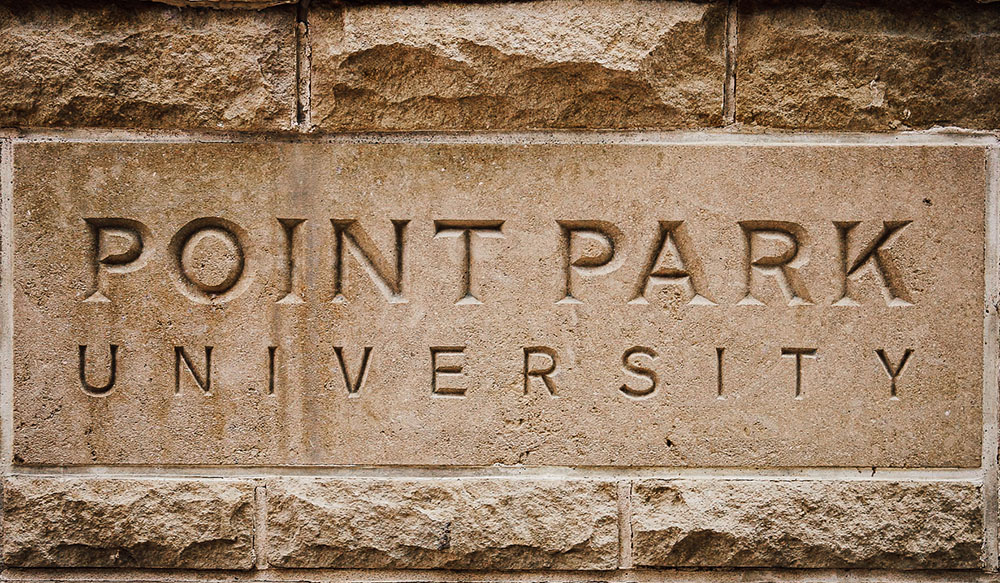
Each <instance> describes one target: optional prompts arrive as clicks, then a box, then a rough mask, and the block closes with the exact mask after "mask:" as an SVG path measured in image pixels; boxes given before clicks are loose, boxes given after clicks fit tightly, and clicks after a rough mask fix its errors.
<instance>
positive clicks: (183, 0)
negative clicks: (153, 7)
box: [153, 0, 298, 10]
mask: <svg viewBox="0 0 1000 583" xmlns="http://www.w3.org/2000/svg"><path fill="white" fill-rule="evenodd" d="M153 1H154V2H162V3H164V4H170V5H172V6H194V7H198V8H250V9H257V10H259V9H261V8H268V7H270V6H278V5H279V4H295V3H296V2H297V1H298V0H153Z"/></svg>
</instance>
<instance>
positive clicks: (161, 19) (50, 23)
mask: <svg viewBox="0 0 1000 583" xmlns="http://www.w3.org/2000/svg"><path fill="white" fill-rule="evenodd" d="M294 84H295V15H294V8H292V7H284V8H274V9H269V10H265V11H261V12H253V11H217V10H196V9H190V8H187V9H181V8H173V7H170V6H164V5H162V4H157V3H153V2H138V1H133V0H123V1H121V2H101V3H95V2H88V1H86V0H58V1H56V2H48V1H42V0H24V1H19V2H3V3H0V88H2V90H0V127H14V126H16V127H27V126H67V127H70V126H73V127H81V126H83V127H86V126H99V127H128V128H202V129H246V130H250V129H252V130H277V129H287V128H290V127H291V125H292V122H293V120H294V115H295V113H294V112H295V94H294Z"/></svg>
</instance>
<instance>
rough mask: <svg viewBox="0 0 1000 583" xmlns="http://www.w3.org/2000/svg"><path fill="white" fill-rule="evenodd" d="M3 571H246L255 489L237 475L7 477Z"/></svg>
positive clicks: (251, 562)
mask: <svg viewBox="0 0 1000 583" xmlns="http://www.w3.org/2000/svg"><path fill="white" fill-rule="evenodd" d="M0 491H2V496H3V502H2V509H3V520H2V529H0V532H2V537H3V538H2V564H3V566H4V567H49V568H53V567H54V568H70V567H76V568H88V567H138V568H185V569H225V570H247V569H251V568H253V567H254V564H255V559H256V556H255V554H254V485H253V483H252V482H250V481H247V480H238V479H196V478H181V477H177V478H174V477H170V478H123V477H105V476H101V477H63V476H60V477H52V476H23V475H22V476H6V477H4V478H3V480H2V490H0Z"/></svg>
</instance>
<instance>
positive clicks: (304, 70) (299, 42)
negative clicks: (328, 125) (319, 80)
mask: <svg viewBox="0 0 1000 583" xmlns="http://www.w3.org/2000/svg"><path fill="white" fill-rule="evenodd" d="M311 90H312V47H311V45H310V42H309V0H302V2H300V3H299V4H298V6H296V14H295V124H296V125H297V126H298V129H299V131H303V132H308V131H309V129H310V127H311V126H312V123H311V119H310V118H311V117H312V116H311V115H310V109H311V108H312V103H311V101H312V100H311Z"/></svg>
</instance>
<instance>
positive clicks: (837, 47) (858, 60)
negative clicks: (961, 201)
mask: <svg viewBox="0 0 1000 583" xmlns="http://www.w3.org/2000/svg"><path fill="white" fill-rule="evenodd" d="M739 22H740V24H739V49H738V57H737V77H736V78H737V81H736V117H737V121H739V122H742V123H745V124H750V125H755V126H769V127H777V128H788V129H834V130H872V131H889V130H899V129H908V128H913V129H923V128H928V127H932V126H959V127H964V128H979V129H996V128H998V127H1000V4H995V3H994V4H988V5H984V4H976V3H974V2H967V1H964V0H954V1H947V2H940V1H936V2H923V1H920V0H914V1H904V2H896V1H892V0H879V1H876V2H867V1H863V2H854V1H842V2H818V1H807V2H794V3H790V2H785V1H783V0H747V1H743V2H740V21H739Z"/></svg>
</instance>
